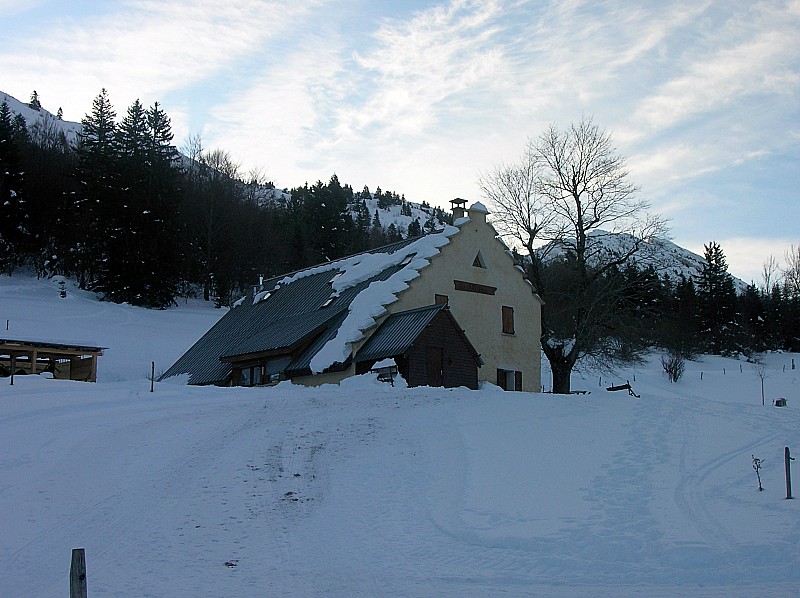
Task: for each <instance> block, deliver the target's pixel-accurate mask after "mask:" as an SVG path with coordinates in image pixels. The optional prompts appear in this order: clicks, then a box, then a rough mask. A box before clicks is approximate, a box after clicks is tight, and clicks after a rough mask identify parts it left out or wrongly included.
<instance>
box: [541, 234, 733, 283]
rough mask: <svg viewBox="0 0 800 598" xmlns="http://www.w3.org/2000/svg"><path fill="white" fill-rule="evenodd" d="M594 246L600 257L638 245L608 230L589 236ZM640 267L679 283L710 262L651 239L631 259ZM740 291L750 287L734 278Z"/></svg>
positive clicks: (558, 251) (551, 252) (556, 252)
mask: <svg viewBox="0 0 800 598" xmlns="http://www.w3.org/2000/svg"><path fill="white" fill-rule="evenodd" d="M589 238H590V243H594V244H595V245H596V247H593V249H592V251H593V252H596V253H598V254H600V255H605V256H611V257H612V258H613V257H614V256H617V255H624V254H625V253H627V252H628V251H629V250H630V248H631V247H633V244H634V242H635V240H636V239H635V237H633V236H632V235H629V234H627V233H609V232H606V231H593V232H592V233H590V235H589ZM563 253H564V251H563V249H562V248H560V247H554V248H552V249H549V248H548V259H552V258H556V257H559V256H560V255H563ZM631 262H632V263H633V264H635V265H636V266H637V267H639V268H642V269H644V268H647V267H649V266H652V267H653V268H654V269H655V271H656V272H657V273H658V275H659V276H660V277H663V276H667V278H669V280H671V281H673V282H677V281H678V280H679V279H680V277H681V276H683V277H684V278H685V279H687V280H690V279H696V278H697V277H698V276H699V275H700V273H701V272H702V271H703V266H704V265H705V263H706V260H705V258H704V257H702V256H700V255H697V254H696V253H694V252H691V251H689V250H688V249H684V248H683V247H680V246H679V245H676V244H675V243H673V242H672V241H668V240H666V239H651V240H650V242H648V243H645V244H643V245H642V247H641V249H640V250H639V251H638V252H637V253H636V254H635V255H634V258H633V259H632V260H631ZM733 282H734V286H735V288H736V290H737V292H739V293H742V292H744V290H745V289H746V288H747V283H746V282H745V281H743V280H741V279H740V278H736V277H735V276H734V277H733Z"/></svg>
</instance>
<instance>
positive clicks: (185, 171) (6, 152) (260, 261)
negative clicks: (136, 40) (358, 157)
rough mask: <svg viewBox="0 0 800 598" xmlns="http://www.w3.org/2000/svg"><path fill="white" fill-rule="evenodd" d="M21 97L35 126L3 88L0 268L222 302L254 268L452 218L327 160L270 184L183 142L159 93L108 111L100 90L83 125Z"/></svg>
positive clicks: (134, 292) (150, 303)
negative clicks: (146, 102)
mask: <svg viewBox="0 0 800 598" xmlns="http://www.w3.org/2000/svg"><path fill="white" fill-rule="evenodd" d="M12 103H13V100H12ZM26 109H27V111H28V112H30V111H33V112H34V113H38V115H40V118H36V119H34V120H35V124H34V126H32V127H29V126H28V124H27V120H26V118H25V117H24V116H23V115H22V114H21V113H20V112H17V113H15V112H12V110H11V109H10V108H9V98H7V97H6V98H5V101H3V102H2V103H1V104H0V161H1V162H0V163H1V164H2V172H3V178H2V187H1V188H0V189H1V191H0V193H2V195H0V198H2V201H0V272H5V273H11V272H13V271H14V270H15V269H17V268H20V267H30V268H33V269H34V270H35V272H36V274H37V275H39V276H52V275H56V274H59V275H64V276H71V277H75V278H76V279H77V280H78V282H79V284H80V286H81V288H84V289H87V290H93V291H97V292H98V293H101V294H102V295H103V296H104V297H105V298H107V299H108V300H111V301H115V302H125V303H130V304H132V305H142V306H146V307H156V308H164V307H168V306H169V305H171V304H172V303H173V302H174V301H175V299H176V297H179V296H183V295H187V294H191V293H202V295H203V296H204V298H205V299H207V300H214V301H215V302H216V303H217V304H218V305H220V306H221V305H228V304H230V302H231V300H235V299H236V298H238V296H239V295H240V294H241V293H242V291H243V290H244V289H247V288H249V287H250V286H251V285H252V284H253V281H254V280H257V279H258V277H259V276H260V275H263V276H273V275H276V274H280V273H283V272H287V271H292V270H296V269H299V268H304V267H307V266H309V265H312V264H316V263H320V262H323V261H326V260H333V259H336V258H339V257H342V256H345V255H348V254H351V253H356V252H360V251H365V250H368V249H371V248H374V247H378V246H381V245H385V244H386V243H391V242H394V241H398V240H401V239H404V238H407V237H408V236H418V235H420V234H424V233H425V232H428V231H431V230H433V229H435V228H439V227H441V225H442V223H443V222H444V221H446V220H447V218H448V216H447V215H446V214H445V213H444V212H443V211H442V210H441V209H439V208H433V207H431V206H429V205H427V204H425V203H423V204H422V205H416V204H411V203H410V202H407V201H406V200H405V197H404V196H402V195H398V194H397V193H395V192H393V191H382V190H381V189H380V188H377V189H376V191H375V192H374V193H371V192H370V191H369V189H368V187H366V186H365V187H364V188H363V191H360V192H354V191H353V188H352V186H350V185H349V184H347V183H341V182H340V181H339V179H338V177H337V176H336V174H333V175H332V176H331V177H330V179H329V180H328V181H327V182H325V183H323V182H322V181H317V182H315V183H314V184H308V183H306V184H304V185H303V186H299V187H296V188H293V189H291V190H289V189H285V190H282V191H281V190H277V189H275V186H274V185H273V184H272V183H271V182H269V181H265V180H263V177H262V176H261V175H260V174H259V173H258V172H250V173H246V174H244V173H242V172H241V169H240V166H239V165H238V164H237V163H236V162H235V161H234V160H233V159H232V157H231V156H230V155H229V154H228V153H227V152H226V151H224V150H222V149H214V150H207V149H205V148H204V147H203V146H202V141H201V139H200V138H199V137H194V138H191V139H190V140H189V141H188V142H187V147H186V148H185V149H184V151H183V152H179V151H178V149H177V148H176V146H175V144H174V139H173V133H172V128H171V123H170V118H169V116H168V115H167V114H166V113H165V112H164V110H163V109H162V108H161V107H160V106H159V104H158V103H156V104H153V105H152V106H150V107H145V106H143V105H142V104H141V103H140V102H139V101H138V100H137V101H135V102H134V103H133V104H132V105H131V106H130V107H128V109H127V111H126V112H125V114H124V115H122V117H121V118H118V115H117V113H116V110H115V108H114V107H113V106H112V105H111V102H110V100H109V98H108V93H107V92H106V90H102V91H101V92H100V93H99V94H98V95H97V97H96V98H95V99H94V101H93V103H92V109H91V112H89V113H88V114H86V116H85V117H84V118H83V120H82V122H81V126H80V127H69V126H67V127H64V126H59V125H60V124H64V123H63V121H61V122H59V123H55V121H58V120H59V116H55V117H54V116H53V115H52V114H50V113H48V112H47V111H45V110H44V109H43V108H42V106H41V102H40V99H39V97H38V94H36V92H34V93H33V94H32V96H31V100H30V102H29V103H28V104H27V106H26ZM42 123H44V125H43V124H42ZM44 129H47V130H44Z"/></svg>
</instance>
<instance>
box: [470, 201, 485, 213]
mask: <svg viewBox="0 0 800 598" xmlns="http://www.w3.org/2000/svg"><path fill="white" fill-rule="evenodd" d="M469 209H470V211H471V212H480V213H482V214H488V213H489V210H488V209H487V208H486V206H485V205H483V204H482V203H481V202H479V201H476V202H475V203H474V204H472V205H471V206H470V207H469Z"/></svg>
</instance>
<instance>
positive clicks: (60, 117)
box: [56, 106, 64, 120]
mask: <svg viewBox="0 0 800 598" xmlns="http://www.w3.org/2000/svg"><path fill="white" fill-rule="evenodd" d="M56 120H64V110H62V109H61V106H59V107H58V112H56Z"/></svg>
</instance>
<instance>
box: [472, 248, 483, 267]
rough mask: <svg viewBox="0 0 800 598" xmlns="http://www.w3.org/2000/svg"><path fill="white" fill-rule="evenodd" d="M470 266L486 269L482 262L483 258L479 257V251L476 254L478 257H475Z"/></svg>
mask: <svg viewBox="0 0 800 598" xmlns="http://www.w3.org/2000/svg"><path fill="white" fill-rule="evenodd" d="M472 265H473V266H475V267H476V268H486V264H485V263H484V261H483V256H482V255H481V252H480V251H479V252H478V255H476V256H475V259H474V260H473V262H472Z"/></svg>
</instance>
